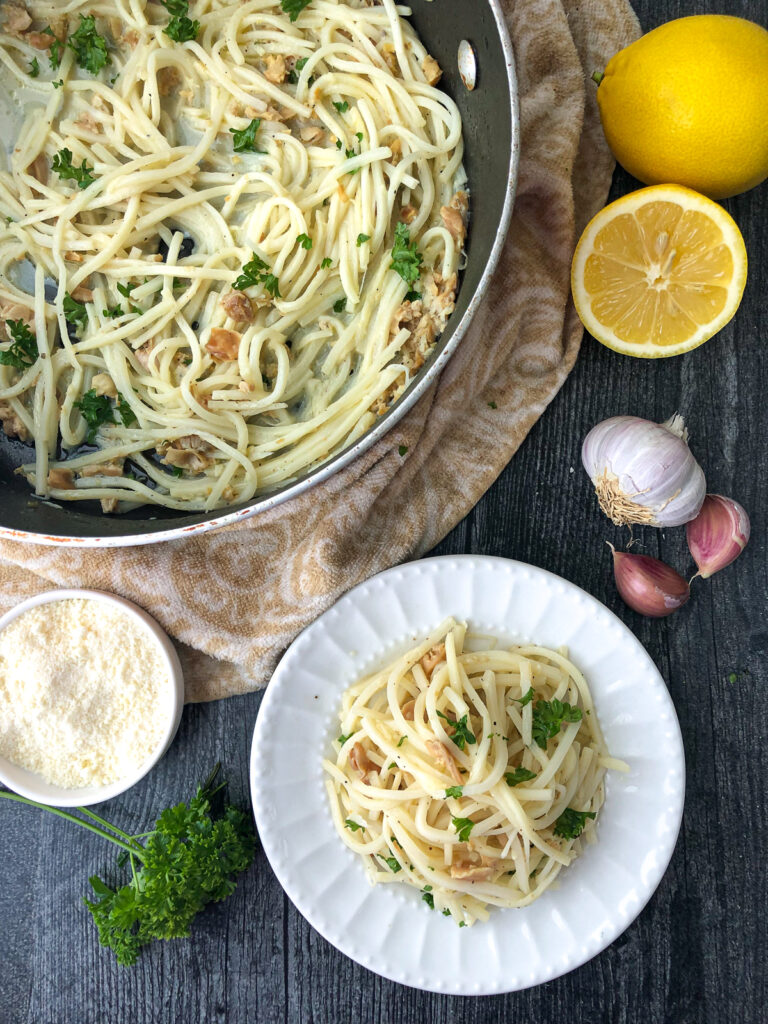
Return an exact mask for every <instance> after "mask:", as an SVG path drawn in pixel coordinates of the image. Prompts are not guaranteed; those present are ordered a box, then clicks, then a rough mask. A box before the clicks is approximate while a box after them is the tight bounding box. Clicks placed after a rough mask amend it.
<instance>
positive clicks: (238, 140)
mask: <svg viewBox="0 0 768 1024" xmlns="http://www.w3.org/2000/svg"><path fill="white" fill-rule="evenodd" d="M259 128H261V118H259V117H257V118H254V120H253V121H251V123H250V124H249V125H248V127H247V128H243V129H242V130H241V131H238V130H237V128H230V129H229V131H230V134H231V135H232V137H233V140H234V142H233V146H232V148H233V149H234V151H235V152H236V153H266V150H265V149H257V148H256V132H258V130H259Z"/></svg>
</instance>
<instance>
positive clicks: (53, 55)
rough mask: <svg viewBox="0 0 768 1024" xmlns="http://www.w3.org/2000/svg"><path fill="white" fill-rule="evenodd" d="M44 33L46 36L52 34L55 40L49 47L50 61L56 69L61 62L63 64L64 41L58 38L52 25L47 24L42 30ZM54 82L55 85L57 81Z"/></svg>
mask: <svg viewBox="0 0 768 1024" xmlns="http://www.w3.org/2000/svg"><path fill="white" fill-rule="evenodd" d="M42 34H43V35H44V36H51V38H52V39H53V42H52V43H51V45H50V46H49V48H48V61H49V63H50V65H51V67H52V68H53V70H54V71H55V70H56V68H58V66H59V64H61V51H62V50H63V49H64V43H63V42H62V41H61V40H60V39H57V38H56V34H55V33H54V31H53V29H52V28H51V26H50V25H46V27H45V28H44V29H43V31H42ZM53 84H54V85H55V84H56V83H55V82H54V83H53ZM61 84H63V83H61Z"/></svg>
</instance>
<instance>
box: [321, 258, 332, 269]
mask: <svg viewBox="0 0 768 1024" xmlns="http://www.w3.org/2000/svg"><path fill="white" fill-rule="evenodd" d="M332 263H333V260H332V259H331V257H330V256H326V257H325V259H324V260H323V262H322V263H321V264H320V269H321V270H327V269H328V267H330V265H331V264H332Z"/></svg>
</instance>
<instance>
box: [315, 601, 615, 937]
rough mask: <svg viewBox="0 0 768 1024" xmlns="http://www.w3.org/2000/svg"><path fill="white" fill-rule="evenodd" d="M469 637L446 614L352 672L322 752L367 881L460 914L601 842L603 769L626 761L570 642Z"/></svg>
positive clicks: (464, 921) (529, 897) (476, 912)
mask: <svg viewBox="0 0 768 1024" xmlns="http://www.w3.org/2000/svg"><path fill="white" fill-rule="evenodd" d="M465 641H466V626H465V625H463V624H460V623H457V622H456V621H454V620H453V619H449V620H447V621H446V622H444V623H443V624H442V625H441V626H440V627H439V628H438V629H437V630H435V631H434V632H433V633H432V634H431V635H430V636H429V637H427V638H426V639H425V640H424V641H423V642H421V643H420V644H418V645H417V646H416V647H414V648H413V649H412V650H410V651H409V652H408V653H407V654H404V655H403V656H402V657H400V658H398V659H397V660H396V661H394V662H393V663H392V664H391V665H388V666H387V667H386V668H384V669H382V670H381V671H379V672H376V673H374V674H373V675H370V676H368V677H366V678H365V679H363V680H361V681H360V682H358V683H356V684H354V685H353V686H351V687H350V688H349V689H348V690H347V691H346V693H345V694H344V697H343V701H342V707H341V711H340V715H339V721H340V728H341V735H340V736H339V738H338V739H337V740H336V742H335V755H334V757H333V758H332V759H328V760H326V761H324V767H325V771H326V773H327V776H328V777H327V780H326V787H327V790H328V796H329V799H330V803H331V811H332V815H333V820H334V823H335V825H336V828H337V831H338V833H339V835H340V836H341V838H342V839H343V841H344V842H345V843H346V845H347V846H348V847H349V848H350V849H352V850H354V851H355V852H356V853H358V854H360V856H361V858H362V860H363V863H364V865H365V869H366V872H367V874H368V876H369V878H370V880H371V882H373V883H378V882H385V883H386V882H404V883H406V884H410V885H413V886H415V887H417V888H418V889H419V890H420V891H421V894H422V898H423V900H424V902H425V903H426V904H427V905H428V906H429V907H431V908H432V909H435V910H440V911H441V912H442V913H443V914H445V915H446V916H452V917H453V918H454V920H456V921H457V922H458V923H459V924H460V925H470V924H473V923H474V922H475V921H476V920H486V919H487V918H488V906H489V905H493V906H498V907H524V906H526V905H527V904H529V903H531V902H533V900H535V899H537V898H538V897H539V896H541V894H542V893H543V892H545V891H546V890H547V889H548V888H549V887H550V886H551V885H552V884H553V882H555V879H556V878H557V876H558V874H559V872H560V871H561V870H562V868H563V867H566V866H567V865H568V864H570V863H571V862H572V861H573V859H574V858H575V857H576V856H578V854H579V852H580V850H581V844H582V842H583V840H586V841H587V842H594V840H595V838H596V828H595V818H596V815H597V813H598V811H599V810H600V808H601V806H602V804H603V799H604V776H605V772H606V770H607V769H609V768H614V769H618V770H626V767H627V766H626V765H625V764H624V763H623V762H621V761H617V760H615V759H613V758H611V757H610V755H609V753H608V750H607V748H606V745H605V741H604V739H603V736H602V733H601V731H600V726H599V723H598V721H597V717H596V715H595V712H594V708H593V704H592V698H591V696H590V692H589V688H588V686H587V683H586V680H585V679H584V676H583V675H582V673H581V672H580V671H579V670H578V669H577V668H576V666H575V665H574V664H573V663H572V662H571V661H569V659H568V658H567V657H566V655H565V654H564V653H562V652H557V651H552V650H548V649H547V648H542V647H535V646H528V645H526V646H520V647H513V648H510V649H508V650H505V649H496V648H495V647H494V646H491V645H490V644H489V642H488V638H485V639H484V640H483V638H477V639H476V640H475V642H474V643H468V642H466V643H465Z"/></svg>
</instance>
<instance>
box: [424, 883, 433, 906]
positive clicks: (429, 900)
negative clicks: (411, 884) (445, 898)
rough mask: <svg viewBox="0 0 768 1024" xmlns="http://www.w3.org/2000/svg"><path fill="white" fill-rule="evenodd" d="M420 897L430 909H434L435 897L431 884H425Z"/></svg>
mask: <svg viewBox="0 0 768 1024" xmlns="http://www.w3.org/2000/svg"><path fill="white" fill-rule="evenodd" d="M421 898H422V899H423V900H424V902H425V903H426V904H427V906H428V907H429V909H430V910H434V909H435V897H434V896H433V895H432V886H431V885H425V886H424V888H423V889H422V890H421Z"/></svg>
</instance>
